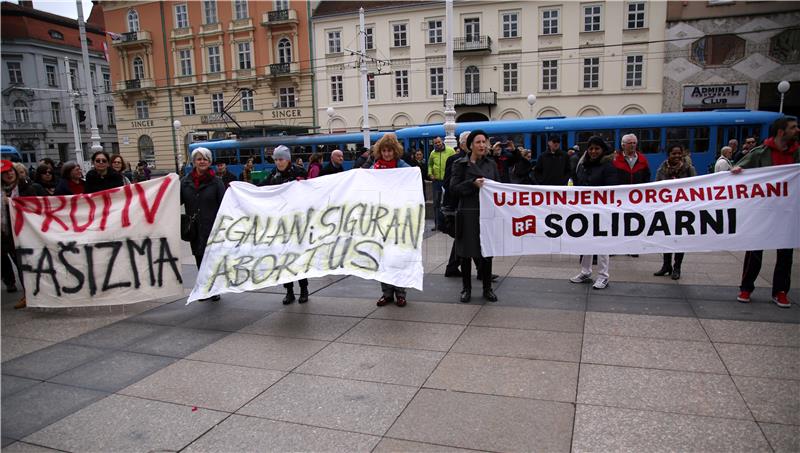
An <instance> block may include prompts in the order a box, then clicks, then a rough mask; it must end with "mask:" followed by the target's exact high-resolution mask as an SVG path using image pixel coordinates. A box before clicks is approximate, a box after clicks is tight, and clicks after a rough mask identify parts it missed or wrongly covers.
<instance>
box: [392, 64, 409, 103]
mask: <svg viewBox="0 0 800 453" xmlns="http://www.w3.org/2000/svg"><path fill="white" fill-rule="evenodd" d="M394 95H395V96H396V97H398V98H407V97H408V69H401V70H398V71H395V72H394Z"/></svg>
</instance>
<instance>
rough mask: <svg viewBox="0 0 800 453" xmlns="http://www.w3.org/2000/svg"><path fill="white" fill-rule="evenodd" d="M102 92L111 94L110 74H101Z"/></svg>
mask: <svg viewBox="0 0 800 453" xmlns="http://www.w3.org/2000/svg"><path fill="white" fill-rule="evenodd" d="M103 91H104V92H106V93H110V92H111V73H110V72H105V71H104V72H103Z"/></svg>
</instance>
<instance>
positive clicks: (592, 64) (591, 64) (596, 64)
mask: <svg viewBox="0 0 800 453" xmlns="http://www.w3.org/2000/svg"><path fill="white" fill-rule="evenodd" d="M583 87H584V88H600V57H590V58H584V59H583Z"/></svg>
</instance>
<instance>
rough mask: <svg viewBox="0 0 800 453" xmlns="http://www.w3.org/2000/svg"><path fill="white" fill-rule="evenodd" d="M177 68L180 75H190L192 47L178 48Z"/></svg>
mask: <svg viewBox="0 0 800 453" xmlns="http://www.w3.org/2000/svg"><path fill="white" fill-rule="evenodd" d="M178 68H179V69H180V73H179V74H180V76H181V77H187V76H190V75H192V73H193V71H192V49H178Z"/></svg>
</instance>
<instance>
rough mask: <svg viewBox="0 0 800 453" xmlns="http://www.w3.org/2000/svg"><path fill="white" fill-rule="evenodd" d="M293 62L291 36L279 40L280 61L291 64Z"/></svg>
mask: <svg viewBox="0 0 800 453" xmlns="http://www.w3.org/2000/svg"><path fill="white" fill-rule="evenodd" d="M291 62H292V41H291V40H290V39H289V38H281V39H279V40H278V63H283V64H290V63H291Z"/></svg>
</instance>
